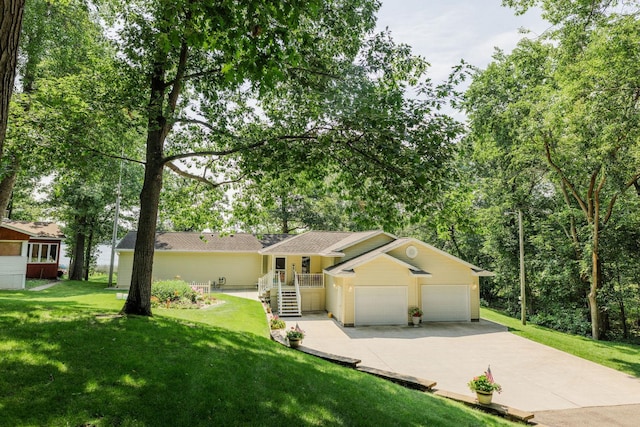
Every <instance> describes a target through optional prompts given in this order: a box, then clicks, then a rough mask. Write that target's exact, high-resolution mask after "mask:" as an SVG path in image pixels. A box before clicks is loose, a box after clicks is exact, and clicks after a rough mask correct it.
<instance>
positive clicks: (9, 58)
mask: <svg viewBox="0 0 640 427" xmlns="http://www.w3.org/2000/svg"><path fill="white" fill-rule="evenodd" d="M23 12H24V0H2V13H1V14H0V162H1V161H2V152H3V148H4V139H5V136H6V135H7V120H8V118H9V102H10V101H11V94H12V92H13V82H14V80H15V76H16V63H17V60H18V46H19V42H20V30H21V28H22V14H23ZM3 175H4V174H3V173H2V170H1V169H0V179H4V176H3ZM11 188H13V187H11ZM10 193H11V191H9V194H10ZM7 204H8V198H7V202H5V203H0V220H2V218H3V217H4V214H5V209H6V208H7Z"/></svg>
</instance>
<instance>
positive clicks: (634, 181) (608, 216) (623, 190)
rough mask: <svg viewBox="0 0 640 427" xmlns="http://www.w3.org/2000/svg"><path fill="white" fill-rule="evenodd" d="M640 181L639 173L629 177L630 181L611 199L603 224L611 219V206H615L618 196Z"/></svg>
mask: <svg viewBox="0 0 640 427" xmlns="http://www.w3.org/2000/svg"><path fill="white" fill-rule="evenodd" d="M639 179H640V173H637V174H635V175H633V176H632V177H631V179H630V180H629V181H627V183H626V184H625V186H624V188H623V189H622V191H620V192H619V193H617V194H615V195H614V196H613V197H612V198H611V201H609V206H608V207H607V213H606V214H605V216H604V220H603V222H604V223H605V224H606V223H607V222H608V221H609V218H611V214H612V213H613V206H614V205H615V203H616V201H617V199H618V195H620V194H622V193H624V192H625V191H627V189H628V188H629V187H631V186H632V185H634V186H637V185H638V184H637V183H638V180H639Z"/></svg>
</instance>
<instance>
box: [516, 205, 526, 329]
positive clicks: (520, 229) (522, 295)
mask: <svg viewBox="0 0 640 427" xmlns="http://www.w3.org/2000/svg"><path fill="white" fill-rule="evenodd" d="M518 236H519V238H520V317H521V319H522V324H523V325H526V324H527V297H526V288H525V284H524V231H523V227H522V209H518Z"/></svg>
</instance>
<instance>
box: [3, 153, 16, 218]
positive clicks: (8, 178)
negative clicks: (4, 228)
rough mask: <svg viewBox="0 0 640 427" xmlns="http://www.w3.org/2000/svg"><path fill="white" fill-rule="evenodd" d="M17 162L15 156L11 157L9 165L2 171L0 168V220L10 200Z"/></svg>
mask: <svg viewBox="0 0 640 427" xmlns="http://www.w3.org/2000/svg"><path fill="white" fill-rule="evenodd" d="M18 167H19V162H18V159H17V158H16V157H12V158H11V166H10V167H9V169H8V170H5V171H4V173H3V172H2V170H1V169H0V221H1V220H2V218H4V216H5V213H6V212H7V208H8V207H9V202H10V201H11V194H12V192H13V187H14V186H15V184H16V178H17V177H18Z"/></svg>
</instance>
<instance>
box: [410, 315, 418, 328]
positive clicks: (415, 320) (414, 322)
mask: <svg viewBox="0 0 640 427" xmlns="http://www.w3.org/2000/svg"><path fill="white" fill-rule="evenodd" d="M411 321H412V322H413V326H418V325H419V324H420V316H413V317H411Z"/></svg>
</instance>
